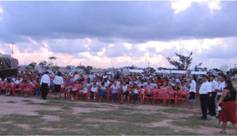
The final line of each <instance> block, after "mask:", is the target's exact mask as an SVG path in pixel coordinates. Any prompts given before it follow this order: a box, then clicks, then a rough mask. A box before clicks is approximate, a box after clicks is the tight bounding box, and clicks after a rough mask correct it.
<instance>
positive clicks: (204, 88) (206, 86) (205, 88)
mask: <svg viewBox="0 0 237 136" xmlns="http://www.w3.org/2000/svg"><path fill="white" fill-rule="evenodd" d="M211 90H212V89H211V84H210V82H209V81H208V76H204V77H203V82H202V84H201V87H200V89H199V94H200V106H201V111H202V117H201V119H202V120H206V119H207V108H208V98H209V95H208V93H209V92H211Z"/></svg>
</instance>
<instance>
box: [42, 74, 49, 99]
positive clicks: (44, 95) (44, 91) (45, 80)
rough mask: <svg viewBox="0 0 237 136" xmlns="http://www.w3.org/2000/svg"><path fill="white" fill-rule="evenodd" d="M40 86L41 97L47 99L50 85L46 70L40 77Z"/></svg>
mask: <svg viewBox="0 0 237 136" xmlns="http://www.w3.org/2000/svg"><path fill="white" fill-rule="evenodd" d="M40 86H41V87H40V90H41V96H42V99H47V95H48V91H49V86H50V77H49V75H48V72H45V74H44V75H43V76H42V77H41V79H40Z"/></svg>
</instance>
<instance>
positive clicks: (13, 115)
mask: <svg viewBox="0 0 237 136" xmlns="http://www.w3.org/2000/svg"><path fill="white" fill-rule="evenodd" d="M197 105H198V104H197ZM199 117H200V111H199V107H198V106H196V107H195V108H193V109H190V108H189V107H185V106H184V105H183V106H179V107H174V106H166V107H163V106H157V105H131V104H130V105H128V104H123V105H119V104H111V103H94V102H81V101H76V102H72V101H66V100H63V99H61V100H56V99H53V98H51V99H49V100H46V101H45V100H41V99H39V98H23V97H7V96H0V134H1V135H7V134H12V135H20V134H33V135H37V134H55V135H58V134H70V135H73V134H84V135H87V134H89V135H106V134H109V135H158V134H163V135H166V134H173V135H186V134H189V135H191V134H199V135H215V134H219V131H220V126H219V124H218V121H217V120H216V119H214V118H210V117H209V118H208V120H207V121H202V120H199ZM234 133H235V131H234V130H233V128H232V127H231V126H229V127H228V134H234Z"/></svg>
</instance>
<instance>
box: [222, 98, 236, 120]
mask: <svg viewBox="0 0 237 136" xmlns="http://www.w3.org/2000/svg"><path fill="white" fill-rule="evenodd" d="M219 121H220V122H223V123H226V122H228V121H230V122H231V123H232V124H237V114H236V102H235V101H227V102H222V103H221V111H220V114H219Z"/></svg>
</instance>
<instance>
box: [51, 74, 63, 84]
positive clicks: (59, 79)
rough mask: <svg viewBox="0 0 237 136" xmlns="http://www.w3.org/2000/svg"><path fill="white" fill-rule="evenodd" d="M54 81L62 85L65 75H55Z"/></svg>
mask: <svg viewBox="0 0 237 136" xmlns="http://www.w3.org/2000/svg"><path fill="white" fill-rule="evenodd" d="M53 83H54V84H55V85H62V84H63V77H61V76H55V77H54V80H53Z"/></svg>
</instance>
